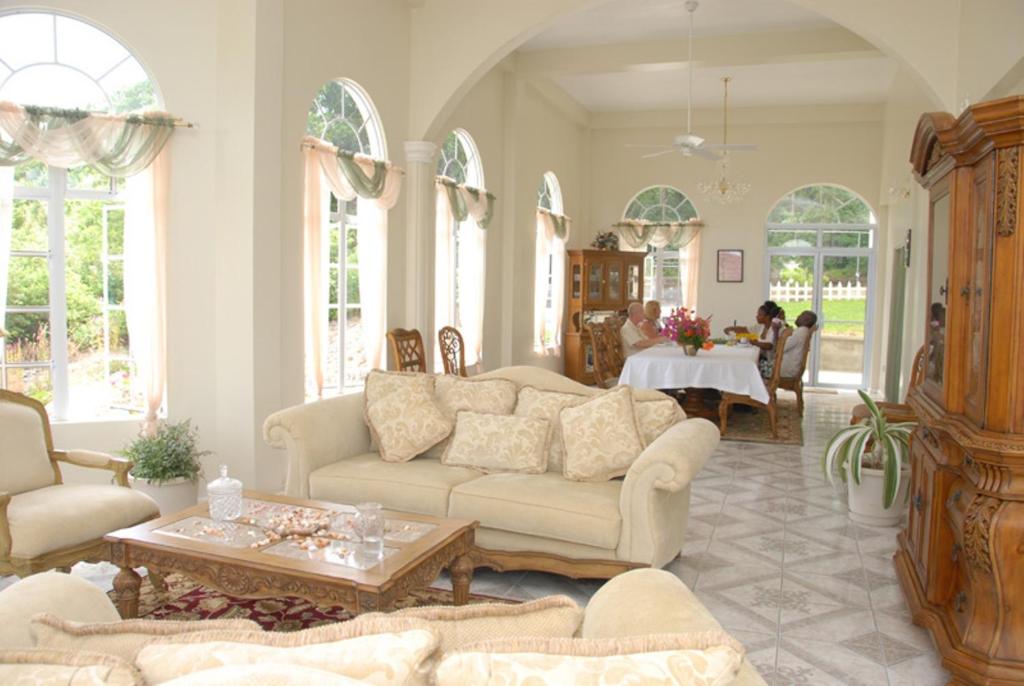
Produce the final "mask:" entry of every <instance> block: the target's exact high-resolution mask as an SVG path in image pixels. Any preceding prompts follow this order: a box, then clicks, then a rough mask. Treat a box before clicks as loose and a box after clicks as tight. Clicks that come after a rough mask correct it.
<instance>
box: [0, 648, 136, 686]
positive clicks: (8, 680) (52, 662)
mask: <svg viewBox="0 0 1024 686" xmlns="http://www.w3.org/2000/svg"><path fill="white" fill-rule="evenodd" d="M0 684H33V685H35V684H47V685H49V684H68V685H69V686H77V685H78V684H89V686H143V684H145V681H143V679H142V675H141V674H139V672H138V670H136V669H135V667H133V666H132V665H131V663H129V662H127V661H125V660H122V659H121V658H119V657H115V656H113V655H103V654H102V653H92V652H86V651H63V650H22V649H19V650H2V651H0Z"/></svg>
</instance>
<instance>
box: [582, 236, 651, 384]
mask: <svg viewBox="0 0 1024 686" xmlns="http://www.w3.org/2000/svg"><path fill="white" fill-rule="evenodd" d="M646 256H647V253H643V252H624V251H618V250H570V251H569V252H568V260H569V265H568V267H569V268H568V272H567V274H568V278H567V279H566V289H567V293H566V297H565V301H566V315H567V316H566V318H567V319H568V322H569V324H568V327H567V331H566V333H565V375H566V376H568V377H569V378H571V379H574V380H576V381H579V382H580V383H584V384H587V385H590V384H593V383H594V367H593V353H592V352H591V348H590V334H588V333H587V330H586V326H585V325H586V323H587V322H588V321H590V320H591V318H594V317H600V318H603V317H605V316H607V315H609V314H613V313H615V312H618V311H619V310H623V309H625V308H626V306H627V305H629V303H631V302H633V301H634V300H640V299H641V298H642V297H643V295H644V258H645V257H646Z"/></svg>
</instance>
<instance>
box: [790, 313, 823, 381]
mask: <svg viewBox="0 0 1024 686" xmlns="http://www.w3.org/2000/svg"><path fill="white" fill-rule="evenodd" d="M816 333H818V325H817V324H815V325H814V326H812V327H811V330H810V332H809V333H808V334H807V339H806V340H804V349H803V351H802V352H801V353H800V369H798V370H797V372H796V375H795V376H794V378H796V379H802V378H804V372H805V371H807V358H808V357H810V355H811V342H812V341H813V340H814V334H816Z"/></svg>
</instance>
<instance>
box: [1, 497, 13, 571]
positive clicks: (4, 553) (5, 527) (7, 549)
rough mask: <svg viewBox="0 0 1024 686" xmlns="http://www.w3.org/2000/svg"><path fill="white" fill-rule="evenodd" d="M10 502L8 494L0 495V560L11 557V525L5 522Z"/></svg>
mask: <svg viewBox="0 0 1024 686" xmlns="http://www.w3.org/2000/svg"><path fill="white" fill-rule="evenodd" d="M10 502H11V494H10V493H8V492H7V491H4V492H3V493H0V560H6V559H7V558H8V557H10V556H11V523H10V522H9V521H8V520H7V505H8V503H10Z"/></svg>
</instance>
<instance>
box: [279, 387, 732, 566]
mask: <svg viewBox="0 0 1024 686" xmlns="http://www.w3.org/2000/svg"><path fill="white" fill-rule="evenodd" d="M474 378H475V379H488V378H492V379H493V378H502V379H508V380H510V381H513V382H514V383H516V384H517V386H518V387H519V388H522V387H523V386H533V387H535V388H539V389H543V390H550V391H558V392H563V393H576V394H580V395H591V394H594V393H598V392H600V391H598V389H595V388H590V387H587V386H583V385H581V384H579V383H576V382H575V381H572V380H571V379H568V378H566V377H564V376H561V375H560V374H556V373H554V372H551V371H548V370H545V369H541V368H538V367H507V368H503V369H498V370H495V371H492V372H488V373H486V374H482V375H480V376H478V377H474ZM634 398H635V399H636V400H637V401H653V400H662V401H664V400H665V396H664V395H663V394H661V393H658V392H657V391H650V390H636V391H634ZM680 416H681V417H683V416H684V415H682V413H681V412H680ZM263 435H264V438H265V440H266V441H267V443H269V444H270V445H271V446H273V447H275V448H283V449H285V450H286V451H287V457H288V469H287V485H286V490H287V494H288V495H291V496H296V497H304V498H314V499H318V500H326V501H331V502H339V503H358V502H362V501H378V502H381V503H383V504H384V505H385V507H388V508H391V509H396V510H402V511H406V512H416V513H421V514H428V515H435V516H442V517H443V516H452V517H460V518H465V519H475V520H477V521H479V522H480V526H479V528H478V529H477V532H476V546H477V549H476V550H475V552H474V559H475V562H476V564H477V566H484V567H492V568H495V569H499V570H509V569H536V570H542V571H550V572H555V573H559V574H564V575H569V576H575V577H594V578H606V577H611V576H614V575H615V574H617V573H620V572H622V571H624V570H626V569H629V568H632V567H637V566H648V565H649V566H653V567H661V566H664V565H665V564H666V563H668V562H669V561H670V560H672V559H673V558H675V557H676V556H677V555H678V554H679V551H680V549H681V548H682V545H683V541H684V538H685V533H686V523H687V516H688V513H689V505H690V483H691V481H692V480H693V477H694V476H695V475H696V474H697V472H698V471H700V469H701V468H702V467H703V466H704V463H705V462H706V461H707V460H708V458H709V457H710V455H711V453H712V452H713V451H714V449H715V447H716V446H717V445H718V439H719V434H718V429H717V428H716V427H715V426H714V425H713V424H712V423H710V422H708V421H705V420H703V419H689V420H683V421H680V422H678V423H676V424H675V425H673V426H671V427H670V428H669V429H668V430H666V431H665V432H664V433H663V434H661V435H660V436H659V437H658V438H657V439H656V440H654V441H653V442H652V443H650V445H648V447H647V448H646V449H645V450H644V451H643V453H641V454H640V456H639V457H638V458H637V460H636V461H635V462H634V463H633V465H632V466H631V467H630V468H629V471H628V473H627V474H626V475H625V478H623V479H614V480H611V481H605V482H597V483H592V482H579V481H571V480H568V479H565V478H563V476H562V475H561V473H560V472H556V471H548V472H547V473H544V474H512V473H500V474H487V475H485V474H482V473H481V472H479V471H476V470H473V469H466V468H461V467H452V466H447V465H444V464H441V462H440V460H438V459H436V458H434V459H431V458H428V457H424V456H420V457H417V458H416V459H414V460H412V461H410V462H405V463H389V462H384V461H382V460H381V459H380V457H379V456H378V454H377V453H376V452H374V451H373V450H372V448H371V445H370V433H369V431H368V429H367V427H366V424H365V423H364V419H363V396H362V394H361V393H359V394H352V395H344V396H339V397H335V398H329V399H326V400H321V401H318V402H313V403H309V404H306V405H300V406H296V407H291V408H288V409H285V410H282V411H280V412H276V413H274V414H273V415H271V416H270V417H268V418H267V420H266V422H265V424H264V427H263Z"/></svg>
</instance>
